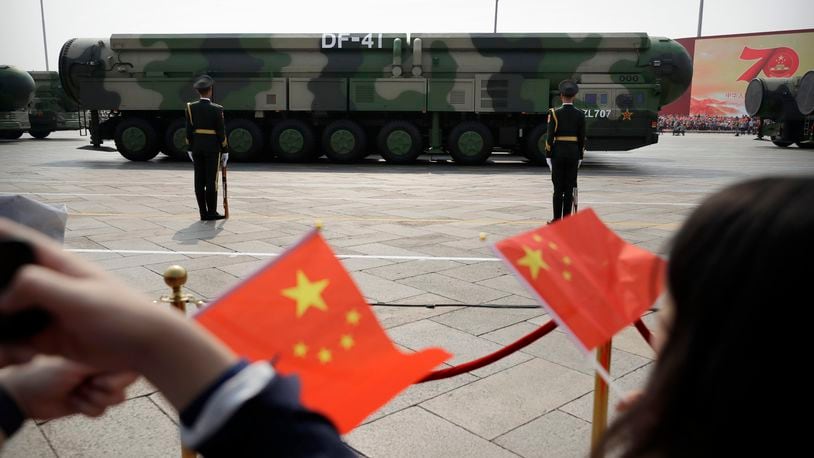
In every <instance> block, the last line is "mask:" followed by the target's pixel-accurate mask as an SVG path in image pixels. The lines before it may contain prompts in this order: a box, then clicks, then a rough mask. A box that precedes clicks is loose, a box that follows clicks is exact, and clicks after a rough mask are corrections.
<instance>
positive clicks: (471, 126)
mask: <svg viewBox="0 0 814 458" xmlns="http://www.w3.org/2000/svg"><path fill="white" fill-rule="evenodd" d="M493 144H494V138H493V137H492V132H491V131H490V130H489V129H488V128H487V127H486V126H485V125H483V123H482V122H479V121H463V122H461V123H459V124H458V125H457V126H455V127H453V128H452V130H451V131H450V133H449V137H448V139H447V149H448V150H449V154H451V155H452V158H453V159H455V162H456V163H458V164H461V165H480V164H483V163H484V162H486V160H487V159H489V156H490V155H491V154H492V145H493Z"/></svg>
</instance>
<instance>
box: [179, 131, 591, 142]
mask: <svg viewBox="0 0 814 458" xmlns="http://www.w3.org/2000/svg"><path fill="white" fill-rule="evenodd" d="M195 133H196V134H203V135H217V134H218V133H217V132H215V130H214V129H195ZM574 138H576V137H574ZM574 141H576V140H574Z"/></svg>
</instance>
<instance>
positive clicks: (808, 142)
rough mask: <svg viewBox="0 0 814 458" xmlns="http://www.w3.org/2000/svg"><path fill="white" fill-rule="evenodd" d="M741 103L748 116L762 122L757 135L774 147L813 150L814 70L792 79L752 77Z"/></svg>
mask: <svg viewBox="0 0 814 458" xmlns="http://www.w3.org/2000/svg"><path fill="white" fill-rule="evenodd" d="M744 102H745V105H746V113H747V114H749V116H758V117H760V119H761V120H763V122H762V123H761V131H760V134H761V135H763V136H767V137H770V138H771V140H772V143H774V144H775V145H777V146H780V147H783V148H785V147H788V146H790V145H791V144H792V143H796V144H797V146H799V147H800V148H814V70H809V71H808V72H806V74H805V75H803V76H795V77H793V78H755V79H753V80H752V81H750V82H749V85H748V86H747V87H746V95H745V96H744ZM767 120H768V121H771V122H766V121H767Z"/></svg>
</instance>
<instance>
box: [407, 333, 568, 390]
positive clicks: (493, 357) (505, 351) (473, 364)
mask: <svg viewBox="0 0 814 458" xmlns="http://www.w3.org/2000/svg"><path fill="white" fill-rule="evenodd" d="M556 327H557V323H555V322H554V321H553V320H551V321H549V322H548V323H546V324H544V325H542V326H540V327H539V328H538V329H535V330H534V331H532V332H531V333H529V334H527V335H525V336H523V337H521V338H520V339H518V340H516V341H515V342H513V343H511V344H509V345H507V346H505V347H503V348H501V349H500V350H498V351H496V352H494V353H490V354H488V355H486V356H484V357H482V358H478V359H475V360H472V361H469V362H466V363H463V364H459V365H457V366H453V367H448V368H446V369H440V370H437V371H433V372H431V373H430V374H429V375H427V376H426V377H424V378H423V379H421V380H419V381H418V382H416V383H424V382H429V381H432V380H441V379H445V378H449V377H454V376H456V375H461V374H463V373H464V372H470V371H474V370H475V369H480V368H481V367H483V366H486V365H489V364H492V363H493V362H495V361H497V360H499V359H502V358H505V357H506V356H509V355H511V354H512V353H514V352H516V351H517V350H520V349H521V348H523V347H525V346H527V345H529V344H530V343H532V342H534V341H535V340H537V339H539V338H540V337H543V336H544V335H546V334H548V333H549V332H551V331H553V330H554V328H556Z"/></svg>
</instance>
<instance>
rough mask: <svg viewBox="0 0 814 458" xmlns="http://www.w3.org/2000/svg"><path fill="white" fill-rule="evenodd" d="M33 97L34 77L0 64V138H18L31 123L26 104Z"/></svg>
mask: <svg viewBox="0 0 814 458" xmlns="http://www.w3.org/2000/svg"><path fill="white" fill-rule="evenodd" d="M33 97H34V79H33V78H31V75H29V74H28V73H26V72H24V71H22V70H20V69H18V68H16V67H12V66H10V65H0V139H6V140H13V139H16V138H20V136H21V135H23V132H25V131H26V130H28V129H29V127H31V125H30V124H29V121H28V104H29V103H30V102H31V99H32V98H33Z"/></svg>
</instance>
